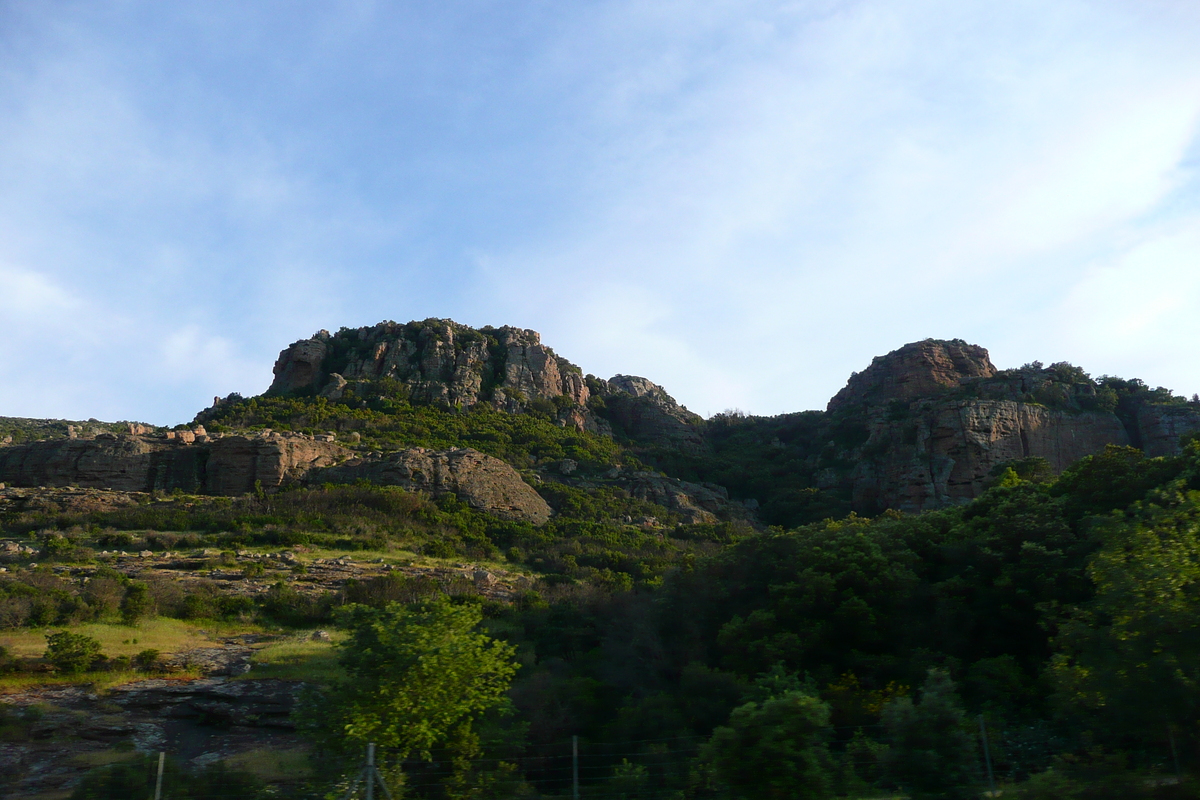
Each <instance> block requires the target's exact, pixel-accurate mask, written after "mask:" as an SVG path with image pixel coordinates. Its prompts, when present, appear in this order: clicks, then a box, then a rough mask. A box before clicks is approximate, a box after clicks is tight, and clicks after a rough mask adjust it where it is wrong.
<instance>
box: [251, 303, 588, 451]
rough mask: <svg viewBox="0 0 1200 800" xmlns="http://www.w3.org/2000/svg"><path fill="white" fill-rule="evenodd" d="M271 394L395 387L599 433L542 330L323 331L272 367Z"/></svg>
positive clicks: (412, 325)
mask: <svg viewBox="0 0 1200 800" xmlns="http://www.w3.org/2000/svg"><path fill="white" fill-rule="evenodd" d="M274 374H275V380H274V381H273V382H272V384H271V387H270V389H269V390H268V393H272V394H283V393H301V394H303V393H315V394H320V395H323V396H325V397H330V398H332V399H340V398H341V397H343V396H344V395H345V394H346V393H347V392H351V393H352V392H354V391H355V385H356V384H358V383H360V382H371V381H381V380H387V381H394V382H396V383H398V384H400V385H402V386H404V387H405V389H406V391H407V392H408V394H409V396H410V397H411V398H412V399H413V400H416V401H419V402H426V403H442V404H445V405H447V406H461V407H465V408H469V407H471V406H473V405H475V404H477V403H491V404H492V405H493V406H495V407H496V408H499V409H503V410H508V411H519V410H522V409H524V408H527V407H528V406H529V405H530V404H532V403H538V402H541V403H553V404H554V406H553V408H554V409H555V411H556V412H557V413H558V414H559V417H560V419H561V421H563V422H564V424H570V425H571V426H573V427H576V428H579V429H581V430H582V429H585V428H592V427H596V424H597V423H596V421H595V419H594V418H593V417H592V416H591V415H590V414H589V413H588V412H587V409H586V407H587V401H588V398H589V396H590V393H589V391H588V387H587V384H586V382H585V381H584V377H583V373H582V372H581V371H580V370H579V368H578V367H576V366H575V365H574V364H572V363H571V362H569V361H567V360H566V359H565V358H561V357H559V356H557V355H555V353H554V351H553V350H551V349H550V348H549V347H546V346H545V345H544V344H542V342H541V336H540V335H539V334H538V333H537V331H531V330H523V329H521V328H512V327H508V326H505V327H502V328H492V327H484V328H480V329H474V328H469V327H467V326H466V325H459V324H458V323H456V322H454V321H452V320H437V319H429V320H425V321H423V322H409V323H407V324H404V325H401V324H398V323H395V322H381V323H379V324H378V325H374V326H372V327H369V328H357V329H354V330H351V329H348V328H343V329H342V330H340V331H338V332H337V333H336V334H330V333H329V332H328V331H318V332H317V333H316V334H314V335H313V337H312V338H311V339H303V340H301V341H298V342H294V343H293V344H292V345H290V346H289V347H288V348H287V349H285V350H284V351H283V352H281V353H280V354H279V359H278V360H277V361H276V362H275V369H274Z"/></svg>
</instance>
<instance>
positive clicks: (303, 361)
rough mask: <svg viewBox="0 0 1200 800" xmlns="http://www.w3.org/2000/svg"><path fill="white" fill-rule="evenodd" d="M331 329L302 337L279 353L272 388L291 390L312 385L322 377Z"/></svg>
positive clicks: (273, 389) (277, 390) (282, 390)
mask: <svg viewBox="0 0 1200 800" xmlns="http://www.w3.org/2000/svg"><path fill="white" fill-rule="evenodd" d="M328 343H329V331H317V332H316V333H315V334H313V337H312V338H311V339H301V340H300V341H298V342H295V343H293V344H292V346H291V347H289V348H288V349H286V350H284V351H283V352H282V353H280V354H279V359H278V360H277V361H276V362H275V368H274V370H273V372H274V373H275V380H274V381H272V383H271V390H272V391H276V392H290V391H295V390H296V389H303V388H307V387H309V386H312V385H313V384H314V383H316V382H317V381H318V380H320V378H321V374H322V370H323V368H324V363H325V355H326V353H328V351H329V345H328Z"/></svg>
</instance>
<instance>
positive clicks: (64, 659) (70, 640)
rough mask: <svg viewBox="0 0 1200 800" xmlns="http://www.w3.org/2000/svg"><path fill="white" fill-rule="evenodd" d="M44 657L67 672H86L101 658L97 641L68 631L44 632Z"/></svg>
mask: <svg viewBox="0 0 1200 800" xmlns="http://www.w3.org/2000/svg"><path fill="white" fill-rule="evenodd" d="M45 657H46V660H47V661H49V662H50V663H51V664H53V665H54V666H55V667H56V668H57V669H58V670H60V671H62V672H68V673H78V672H86V671H87V670H88V669H90V668H91V666H92V665H93V664H95V663H96V662H97V661H99V660H100V659H101V658H103V656H101V655H100V642H99V641H97V640H96V639H93V638H92V637H90V636H84V635H83V634H81V633H70V632H68V631H59V632H58V633H48V634H46V656H45Z"/></svg>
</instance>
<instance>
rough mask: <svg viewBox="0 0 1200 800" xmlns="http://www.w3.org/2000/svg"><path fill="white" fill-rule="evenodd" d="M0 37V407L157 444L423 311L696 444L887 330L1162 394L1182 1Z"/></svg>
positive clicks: (807, 389) (574, 12)
mask: <svg viewBox="0 0 1200 800" xmlns="http://www.w3.org/2000/svg"><path fill="white" fill-rule="evenodd" d="M7 9H8V10H7V14H8V15H9V18H8V20H3V19H0V22H5V21H7V22H9V23H10V24H7V25H5V24H0V45H5V46H7V50H6V52H8V53H10V54H11V58H8V59H6V62H5V63H4V64H3V65H0V265H5V266H3V267H2V268H0V295H2V296H0V315H3V319H4V321H5V322H6V324H9V325H10V327H12V326H15V328H16V330H17V331H18V332H17V333H15V334H14V337H16V338H14V339H10V340H9V341H14V342H18V343H19V344H20V354H19V355H14V354H13V353H12V352H11V349H10V352H9V353H7V354H5V355H0V366H3V367H4V369H5V370H6V372H7V373H8V374H16V375H18V376H19V377H18V379H17V381H15V382H13V381H6V382H4V383H5V384H7V385H6V386H3V387H0V413H23V414H39V413H46V414H50V413H54V414H62V415H73V416H90V415H93V414H94V415H97V416H103V415H108V416H130V417H131V416H140V417H144V418H149V419H151V420H152V421H158V422H176V421H179V420H181V419H186V418H187V417H189V416H190V415H191V413H192V412H194V411H195V410H197V409H198V408H200V407H202V406H203V405H206V404H207V403H208V402H209V401H210V399H211V397H212V396H213V395H214V394H224V393H227V392H229V391H234V390H237V391H242V392H255V391H260V390H261V389H262V388H263V387H265V385H266V384H267V382H268V381H269V380H270V364H271V361H272V359H273V358H274V356H275V354H276V353H277V352H278V350H279V349H280V348H282V347H283V346H284V345H286V344H287V343H288V342H289V341H291V340H292V339H295V338H298V337H300V336H304V335H308V334H310V333H311V332H312V331H313V330H315V329H317V328H320V327H327V328H336V327H338V326H339V325H361V324H370V323H372V322H375V321H377V320H379V319H383V318H393V319H402V320H403V319H407V318H412V317H417V318H422V317H427V316H454V317H457V318H460V319H462V320H464V321H468V322H474V323H477V324H483V323H490V324H515V325H522V326H525V327H533V328H538V329H540V330H542V332H543V334H544V339H545V341H547V342H548V343H549V344H551V345H552V346H554V347H555V348H556V349H557V350H558V351H559V352H561V353H562V354H564V355H566V356H567V357H569V358H571V359H572V360H574V361H576V362H577V363H579V364H580V365H581V366H582V367H584V369H586V370H588V371H591V372H596V373H598V374H603V375H605V376H607V375H610V374H612V373H615V372H640V373H643V374H645V375H646V376H647V377H650V378H652V379H654V380H656V381H658V382H660V383H663V384H664V385H665V386H666V387H667V388H668V390H670V391H671V392H672V393H673V394H674V395H676V396H677V397H678V398H679V399H680V400H681V401H682V402H684V403H686V404H688V405H689V406H691V407H693V408H694V409H695V410H698V411H701V412H702V413H711V412H714V411H718V410H721V409H722V408H725V407H727V406H740V407H742V408H745V409H747V410H749V411H754V412H760V413H773V412H780V411H787V410H797V409H800V408H809V407H819V406H821V405H823V404H824V402H825V400H826V399H827V398H828V397H829V396H830V395H831V394H833V392H835V391H836V390H837V388H838V387H839V386H840V384H841V383H842V381H844V379H845V377H846V375H847V373H848V372H849V371H850V370H851V369H861V368H862V367H863V366H864V365H865V364H866V363H868V362H869V359H870V358H871V357H872V356H873V355H876V354H878V353H880V352H884V351H886V350H889V349H891V348H893V347H896V346H899V345H900V344H903V343H904V342H906V341H911V340H913V339H918V338H923V337H925V336H944V337H949V336H961V337H964V338H968V339H972V340H974V341H978V342H979V343H981V344H984V345H986V346H989V347H990V348H991V349H992V350H993V354H994V356H995V358H996V360H997V361H998V362H999V363H1001V364H1013V363H1021V362H1022V361H1027V360H1031V359H1035V358H1038V359H1042V360H1057V359H1059V358H1068V359H1071V360H1074V361H1077V362H1079V363H1080V364H1081V365H1082V366H1084V367H1085V368H1089V369H1091V370H1092V371H1093V372H1122V373H1125V374H1128V375H1141V376H1143V377H1145V378H1146V379H1147V380H1149V381H1151V382H1163V383H1167V382H1170V383H1171V384H1172V385H1174V386H1175V387H1176V388H1178V389H1179V390H1181V391H1187V392H1189V393H1190V392H1191V391H1195V390H1197V389H1200V371H1197V369H1196V368H1193V367H1192V366H1190V365H1191V364H1192V363H1194V360H1192V359H1187V358H1184V357H1183V355H1184V354H1183V351H1181V350H1180V349H1179V348H1178V347H1177V346H1176V344H1175V342H1177V341H1178V340H1179V337H1178V336H1177V335H1174V336H1173V331H1179V330H1191V327H1189V326H1190V325H1191V323H1190V322H1189V320H1190V319H1191V318H1193V317H1195V316H1196V314H1195V312H1196V310H1197V302H1198V301H1200V298H1198V297H1196V295H1195V292H1194V287H1193V286H1192V283H1190V282H1189V281H1190V280H1191V279H1190V278H1189V275H1190V274H1191V273H1189V271H1188V270H1189V267H1188V266H1187V265H1188V264H1189V263H1190V262H1189V259H1190V258H1192V257H1193V256H1194V255H1195V253H1196V249H1195V246H1196V244H1197V241H1196V238H1195V235H1194V233H1193V231H1195V230H1197V229H1198V228H1200V192H1198V191H1197V189H1198V184H1197V178H1196V173H1195V164H1196V152H1197V120H1198V117H1200V56H1197V55H1196V53H1195V48H1194V41H1195V39H1196V36H1197V34H1200V15H1198V14H1197V12H1195V11H1193V10H1192V9H1191V8H1190V6H1188V5H1180V4H1172V3H1167V2H1162V3H1158V2H1146V3H1139V4H1136V5H1132V4H1126V3H1117V2H1107V1H1106V0H1093V1H1091V2H1083V1H1082V0H1065V2H1056V3H1053V4H1049V5H1048V4H1045V3H1035V2H1024V1H1023V0H1022V1H1019V2H1014V3H1005V4H996V3H989V2H982V0H979V1H978V2H976V1H974V0H972V1H969V2H948V1H947V0H888V1H887V2H884V0H857V1H856V2H835V1H834V0H801V1H800V2H795V1H788V2H784V0H774V1H771V2H769V1H768V0H751V2H739V3H731V2H727V1H726V0H690V1H689V2H682V0H681V1H680V2H674V1H673V0H670V1H669V2H664V3H654V4H646V3H640V2H633V1H632V0H606V1H604V2H597V3H589V4H559V5H546V4H489V3H483V2H463V3H449V4H440V5H436V6H424V7H422V6H396V5H391V4H379V3H372V2H346V3H341V4H337V5H335V6H330V7H326V8H321V9H317V8H314V7H307V8H297V7H295V6H294V5H292V4H285V3H279V4H270V3H268V4H261V5H258V6H254V7H237V8H235V7H229V8H226V9H224V10H213V9H206V10H205V11H204V12H203V13H197V12H195V11H194V9H192V8H191V7H188V6H184V5H178V6H172V5H171V4H167V5H160V4H149V3H128V4H122V5H121V6H119V7H98V6H95V5H92V4H84V3H79V4H74V5H69V4H68V5H63V6H44V5H40V4H25V5H20V4H17V5H12V6H9V7H7ZM4 13H6V12H4V11H0V14H4ZM18 265H19V266H18ZM1192 272H1195V270H1192ZM1166 286H1170V287H1172V288H1170V289H1165V288H1162V287H1166ZM1189 287H1191V288H1189ZM6 289H7V291H5V290H6ZM1112 320H1118V321H1117V322H1112ZM84 329H86V331H89V332H90V333H86V332H84ZM97 332H100V333H97ZM113 376H120V377H119V378H116V379H114V377H113ZM1160 376H1161V377H1160Z"/></svg>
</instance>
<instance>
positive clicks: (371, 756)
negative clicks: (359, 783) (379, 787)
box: [367, 742, 375, 800]
mask: <svg viewBox="0 0 1200 800" xmlns="http://www.w3.org/2000/svg"><path fill="white" fill-rule="evenodd" d="M367 800H375V743H374V742H371V743H370V744H368V745H367Z"/></svg>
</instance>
